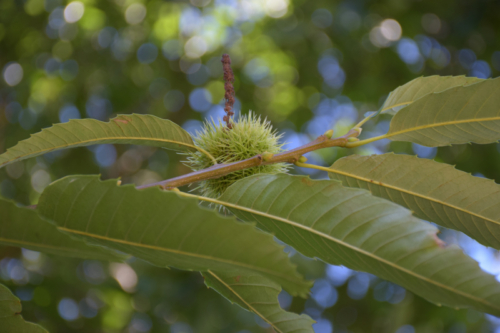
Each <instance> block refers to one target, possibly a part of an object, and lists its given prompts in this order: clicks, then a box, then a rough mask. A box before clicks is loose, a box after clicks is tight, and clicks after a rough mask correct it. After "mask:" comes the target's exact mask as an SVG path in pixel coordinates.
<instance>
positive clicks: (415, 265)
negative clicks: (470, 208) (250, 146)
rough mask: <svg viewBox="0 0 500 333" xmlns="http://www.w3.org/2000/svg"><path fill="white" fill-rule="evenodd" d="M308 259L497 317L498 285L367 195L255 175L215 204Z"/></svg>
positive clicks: (328, 184)
mask: <svg viewBox="0 0 500 333" xmlns="http://www.w3.org/2000/svg"><path fill="white" fill-rule="evenodd" d="M212 202H217V203H219V204H224V205H225V206H226V207H228V208H229V209H230V210H231V211H233V212H234V213H235V214H236V215H237V216H238V217H240V218H242V219H243V220H246V221H256V222H257V223H258V226H259V227H260V228H262V229H264V230H266V231H269V232H272V233H275V235H276V237H278V238H279V239H281V240H282V241H283V242H285V243H287V244H289V245H291V246H293V247H294V248H295V249H297V250H298V251H299V252H302V253H303V254H304V255H306V256H309V257H317V258H320V259H322V260H323V261H325V262H327V263H330V264H336V265H345V266H347V267H349V268H352V269H355V270H361V271H366V272H369V273H372V274H376V275H378V276H380V277H381V278H383V279H387V280H390V281H392V282H395V283H398V284H399V285H401V286H403V287H405V288H407V289H409V290H411V291H413V292H414V293H416V294H417V295H420V296H422V297H425V298H427V299H428V300H430V301H432V302H434V303H438V304H445V305H449V306H452V307H457V308H458V307H471V308H475V309H477V310H480V311H484V312H488V313H491V314H493V315H496V316H499V315H500V284H499V283H498V282H497V281H496V279H495V277H494V276H492V275H489V274H487V273H485V272H483V271H482V270H481V269H480V268H479V266H478V264H477V262H475V261H474V260H472V259H471V258H469V257H467V256H466V255H464V254H463V252H462V251H461V250H460V249H459V248H458V247H456V246H449V247H444V243H443V242H442V241H441V240H439V239H438V238H437V236H436V232H437V229H436V228H435V227H434V226H432V225H431V224H429V223H426V222H424V221H421V220H419V219H417V218H416V217H414V216H412V215H411V213H410V211H408V210H407V209H406V208H403V207H401V206H399V205H396V204H394V203H392V202H390V201H388V200H385V199H382V198H377V197H374V196H372V195H371V194H370V193H369V192H368V191H366V190H360V189H354V188H345V187H343V186H342V185H341V184H340V182H337V181H332V180H321V181H314V180H310V179H309V178H307V177H299V176H289V175H256V176H252V177H248V178H245V179H243V180H240V181H238V182H236V183H235V184H234V185H232V186H231V187H229V188H228V190H227V191H226V192H225V193H224V194H223V195H222V196H221V198H220V199H218V200H212Z"/></svg>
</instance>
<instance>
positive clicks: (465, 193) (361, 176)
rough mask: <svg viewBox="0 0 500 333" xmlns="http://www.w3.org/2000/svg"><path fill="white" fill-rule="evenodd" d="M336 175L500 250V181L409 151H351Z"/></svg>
mask: <svg viewBox="0 0 500 333" xmlns="http://www.w3.org/2000/svg"><path fill="white" fill-rule="evenodd" d="M330 168H331V169H332V172H331V173H330V178H331V179H337V180H340V181H342V183H343V184H344V185H345V186H351V187H359V188H365V189H367V190H370V192H372V194H374V195H376V196H378V197H382V198H386V199H389V200H391V201H393V202H395V203H398V204H400V205H402V206H405V207H407V208H409V209H411V210H412V211H413V212H414V214H415V215H416V216H418V217H420V218H422V219H425V220H428V221H432V222H435V223H438V224H440V225H442V226H445V227H447V228H452V229H456V230H459V231H462V232H464V233H465V234H467V235H469V236H471V237H472V238H475V239H476V240H477V241H479V242H480V243H482V244H484V245H487V246H491V247H494V248H496V249H500V186H499V185H497V184H495V182H494V181H492V180H488V179H484V178H479V177H474V176H472V175H470V174H468V173H465V172H463V171H459V170H457V169H455V168H454V167H453V166H451V165H448V164H444V163H438V162H435V161H432V160H427V159H421V158H417V157H413V156H408V155H395V154H384V155H373V156H357V155H351V156H348V157H344V158H341V159H339V160H337V161H336V162H335V163H334V164H333V165H332V166H331V167H330Z"/></svg>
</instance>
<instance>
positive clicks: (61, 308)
mask: <svg viewBox="0 0 500 333" xmlns="http://www.w3.org/2000/svg"><path fill="white" fill-rule="evenodd" d="M57 311H58V312H59V315H60V316H61V317H62V318H63V319H64V320H67V321H72V320H75V319H77V318H78V316H79V313H80V311H79V310H78V304H77V303H76V302H75V301H74V300H72V299H71V298H63V299H62V300H61V301H60V302H59V304H58V305H57Z"/></svg>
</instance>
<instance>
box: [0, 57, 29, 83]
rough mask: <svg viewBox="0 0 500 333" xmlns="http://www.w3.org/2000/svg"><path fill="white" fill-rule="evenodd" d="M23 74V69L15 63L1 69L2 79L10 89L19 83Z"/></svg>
mask: <svg viewBox="0 0 500 333" xmlns="http://www.w3.org/2000/svg"><path fill="white" fill-rule="evenodd" d="M23 74H24V72H23V68H22V67H21V65H19V64H18V63H17V62H11V63H9V64H7V65H5V67H4V69H3V79H4V80H5V82H6V83H7V84H8V85H9V86H11V87H13V86H15V85H18V84H19V82H21V80H22V79H23Z"/></svg>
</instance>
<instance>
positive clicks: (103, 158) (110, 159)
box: [94, 144, 116, 167]
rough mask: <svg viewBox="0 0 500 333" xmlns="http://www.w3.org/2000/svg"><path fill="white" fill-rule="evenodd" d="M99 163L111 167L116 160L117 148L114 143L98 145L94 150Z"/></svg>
mask: <svg viewBox="0 0 500 333" xmlns="http://www.w3.org/2000/svg"><path fill="white" fill-rule="evenodd" d="M94 155H95V159H96V161H97V164H99V166H101V167H109V166H111V165H113V163H115V161H116V149H115V146H113V145H107V144H106V145H98V146H97V148H96V149H95V151H94Z"/></svg>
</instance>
